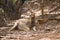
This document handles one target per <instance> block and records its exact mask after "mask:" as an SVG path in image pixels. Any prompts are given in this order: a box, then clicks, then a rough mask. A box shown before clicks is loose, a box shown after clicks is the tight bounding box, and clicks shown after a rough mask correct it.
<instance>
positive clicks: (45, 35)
mask: <svg viewBox="0 0 60 40" xmlns="http://www.w3.org/2000/svg"><path fill="white" fill-rule="evenodd" d="M10 28H11V27H0V40H60V22H59V21H56V20H52V21H48V22H47V23H45V24H41V25H40V30H37V31H29V32H24V31H19V30H12V31H11V32H8V30H9V29H10ZM2 29H3V30H2Z"/></svg>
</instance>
